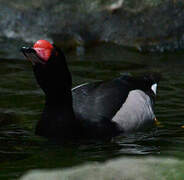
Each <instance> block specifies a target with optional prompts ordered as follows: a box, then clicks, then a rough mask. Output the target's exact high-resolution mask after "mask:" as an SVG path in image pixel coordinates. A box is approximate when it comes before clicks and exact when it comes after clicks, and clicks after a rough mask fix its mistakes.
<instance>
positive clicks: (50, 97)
mask: <svg viewBox="0 0 184 180" xmlns="http://www.w3.org/2000/svg"><path fill="white" fill-rule="evenodd" d="M33 69H34V74H35V76H36V79H37V82H38V84H39V85H40V87H41V88H42V90H43V91H44V93H45V95H46V102H45V109H44V112H43V115H42V119H41V120H40V121H39V122H38V124H37V127H36V133H37V134H38V135H41V136H47V137H60V136H63V135H67V132H68V133H69V134H70V131H72V127H73V126H74V124H75V123H74V122H75V117H74V112H73V107H72V93H71V86H72V78H71V74H70V72H69V70H68V67H67V64H66V61H65V57H64V55H63V54H62V53H59V55H58V56H57V57H56V56H52V57H51V58H50V59H49V61H48V62H47V64H44V65H43V64H36V65H35V66H34V67H33ZM66 131H67V132H66Z"/></svg>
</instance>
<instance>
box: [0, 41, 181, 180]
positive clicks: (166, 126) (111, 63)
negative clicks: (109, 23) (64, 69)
mask: <svg viewBox="0 0 184 180" xmlns="http://www.w3.org/2000/svg"><path fill="white" fill-rule="evenodd" d="M79 54H80V53H79ZM67 58H68V64H69V67H70V70H71V72H72V75H73V86H75V85H78V84H80V83H84V82H92V81H95V80H107V79H111V78H114V77H117V76H119V75H120V74H122V73H123V72H132V73H133V74H139V73H142V72H147V71H156V72H162V75H163V79H162V81H161V82H160V84H159V87H158V96H157V101H156V107H155V113H156V116H157V118H158V120H159V121H160V123H161V124H160V125H159V126H158V127H157V128H155V129H153V130H152V131H149V132H146V133H144V134H143V133H138V134H135V135H130V136H122V137H116V138H113V139H112V140H111V141H105V142H104V141H103V142H101V141H98V142H97V141H96V142H93V141H90V142H89V141H88V142H67V143H65V144H62V145H58V144H56V143H54V142H48V141H47V140H46V139H44V138H40V137H37V136H35V135H34V126H35V124H36V122H37V120H38V119H39V117H40V113H41V111H42V108H43V103H44V96H43V93H42V92H41V90H40V89H39V87H38V85H37V84H36V81H35V79H34V77H33V73H32V68H31V64H30V63H29V62H28V61H26V60H20V59H3V58H1V60H0V92H1V93H0V179H16V178H17V177H19V176H20V175H22V174H24V173H25V172H26V171H27V170H29V169H37V168H65V167H71V166H75V165H80V164H82V163H86V162H89V161H105V160H109V159H112V158H115V157H116V158H119V157H130V156H131V157H134V156H143V157H145V156H150V155H155V156H158V157H163V156H172V157H176V158H180V159H182V158H184V154H183V147H184V129H183V128H181V126H182V125H184V105H183V102H184V70H183V69H184V61H183V59H184V55H182V52H177V53H172V54H144V55H143V54H139V53H137V52H133V51H129V50H125V49H123V48H122V47H119V46H114V45H110V44H106V45H100V46H98V47H96V48H93V49H89V50H86V51H85V55H84V53H83V52H82V53H81V54H80V55H78V56H76V55H74V54H67Z"/></svg>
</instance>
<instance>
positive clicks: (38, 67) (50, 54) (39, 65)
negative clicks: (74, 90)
mask: <svg viewBox="0 0 184 180" xmlns="http://www.w3.org/2000/svg"><path fill="white" fill-rule="evenodd" d="M21 51H22V53H23V54H24V56H25V57H26V58H27V59H28V60H30V61H31V62H32V65H33V71H34V74H35V77H36V79H37V82H38V84H39V85H40V87H41V88H42V89H43V91H44V92H45V94H46V97H47V98H49V96H50V97H52V99H54V96H56V98H58V97H59V96H63V95H65V94H66V93H67V92H68V91H71V86H72V80H71V75H70V72H69V70H68V67H67V64H66V60H65V56H64V54H63V52H62V51H61V50H60V49H59V48H57V47H56V46H54V45H52V44H51V43H50V42H48V41H46V40H38V41H37V42H36V43H35V44H34V46H33V47H22V48H21Z"/></svg>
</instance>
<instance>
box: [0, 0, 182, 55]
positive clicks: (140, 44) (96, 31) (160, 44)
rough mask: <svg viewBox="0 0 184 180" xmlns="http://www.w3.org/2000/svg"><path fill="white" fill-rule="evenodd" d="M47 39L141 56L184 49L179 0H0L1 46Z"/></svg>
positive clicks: (70, 47)
mask: <svg viewBox="0 0 184 180" xmlns="http://www.w3.org/2000/svg"><path fill="white" fill-rule="evenodd" d="M7 38H8V39H10V40H12V41H16V42H17V43H18V44H21V43H22V41H24V42H28V43H32V42H34V41H36V40H37V39H41V38H43V39H48V40H51V41H54V42H55V43H56V44H58V45H60V46H62V47H63V48H65V49H67V50H68V49H69V50H70V49H75V48H76V47H78V46H84V47H91V46H94V45H96V44H97V43H101V42H111V43H115V44H119V45H122V46H125V47H130V48H136V49H138V50H139V51H143V52H155V51H159V52H164V51H174V50H177V49H183V48H184V1H183V0H77V1H76V0H62V1H60V0H52V1H50V0H32V1H24V0H11V1H4V0H0V41H1V42H0V43H1V44H3V42H5V41H6V40H7Z"/></svg>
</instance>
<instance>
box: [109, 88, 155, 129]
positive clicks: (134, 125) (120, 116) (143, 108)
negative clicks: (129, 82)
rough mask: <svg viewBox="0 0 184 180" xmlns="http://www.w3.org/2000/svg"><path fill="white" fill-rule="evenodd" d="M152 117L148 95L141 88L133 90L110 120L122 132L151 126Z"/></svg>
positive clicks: (153, 116)
mask: <svg viewBox="0 0 184 180" xmlns="http://www.w3.org/2000/svg"><path fill="white" fill-rule="evenodd" d="M154 118H155V115H154V112H153V109H152V105H151V100H150V97H149V96H148V95H147V94H145V93H144V92H143V91H141V90H133V91H130V93H129V95H128V97H127V99H126V101H125V103H124V104H123V105H122V106H121V108H120V109H119V111H117V113H116V114H115V116H114V117H113V118H112V121H114V122H116V123H117V124H118V125H119V127H120V128H121V129H122V130H123V131H124V132H132V131H137V130H141V129H146V128H147V127H150V126H152V125H153V123H154V120H153V119H154Z"/></svg>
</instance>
